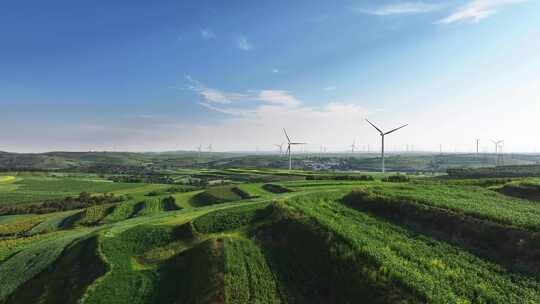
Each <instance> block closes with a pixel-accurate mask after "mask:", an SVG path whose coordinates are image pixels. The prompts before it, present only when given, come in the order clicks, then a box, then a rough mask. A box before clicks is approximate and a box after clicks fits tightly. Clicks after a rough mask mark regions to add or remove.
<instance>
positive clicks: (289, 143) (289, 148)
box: [283, 129, 306, 171]
mask: <svg viewBox="0 0 540 304" xmlns="http://www.w3.org/2000/svg"><path fill="white" fill-rule="evenodd" d="M283 133H285V137H287V153H288V154H289V171H290V170H292V156H291V146H295V145H305V144H306V143H301V142H292V141H291V138H290V137H289V135H288V134H287V131H286V130H285V129H283Z"/></svg>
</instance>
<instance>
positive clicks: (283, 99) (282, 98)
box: [256, 90, 300, 107]
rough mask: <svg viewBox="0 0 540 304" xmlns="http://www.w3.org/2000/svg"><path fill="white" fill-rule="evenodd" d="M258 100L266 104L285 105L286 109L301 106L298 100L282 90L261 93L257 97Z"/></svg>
mask: <svg viewBox="0 0 540 304" xmlns="http://www.w3.org/2000/svg"><path fill="white" fill-rule="evenodd" d="M256 100H258V101H261V102H264V103H270V104H276V105H283V106H286V107H296V106H299V105H300V101H298V99H296V98H295V97H294V96H292V95H290V94H289V92H287V91H282V90H263V91H260V92H259V93H258V96H257V97H256Z"/></svg>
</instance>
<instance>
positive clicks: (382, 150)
mask: <svg viewBox="0 0 540 304" xmlns="http://www.w3.org/2000/svg"><path fill="white" fill-rule="evenodd" d="M366 121H367V122H368V123H369V124H370V125H371V126H372V127H373V128H375V129H376V130H377V131H379V133H380V135H381V143H382V144H381V157H382V166H381V171H382V172H383V173H384V172H386V168H385V167H384V137H385V136H386V135H388V134H390V133H393V132H396V131H397V130H399V129H402V128H405V127H406V126H408V124H406V125H403V126H401V127H399V128H395V129H393V130H390V131H388V132H383V131H381V129H379V128H377V126H375V125H374V124H373V123H372V122H371V121H369V120H367V119H366Z"/></svg>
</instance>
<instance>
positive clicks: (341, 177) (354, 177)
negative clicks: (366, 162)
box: [306, 175, 374, 181]
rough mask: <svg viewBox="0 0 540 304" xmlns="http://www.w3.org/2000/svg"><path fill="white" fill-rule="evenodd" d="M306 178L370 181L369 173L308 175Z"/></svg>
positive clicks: (371, 177) (371, 178)
mask: <svg viewBox="0 0 540 304" xmlns="http://www.w3.org/2000/svg"><path fill="white" fill-rule="evenodd" d="M306 180H344V181H346V180H349V181H372V180H374V178H373V176H371V175H310V176H307V177H306Z"/></svg>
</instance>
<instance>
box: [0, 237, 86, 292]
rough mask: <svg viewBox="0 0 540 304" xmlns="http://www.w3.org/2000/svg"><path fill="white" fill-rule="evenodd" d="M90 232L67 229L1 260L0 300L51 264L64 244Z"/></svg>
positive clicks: (66, 244)
mask: <svg viewBox="0 0 540 304" xmlns="http://www.w3.org/2000/svg"><path fill="white" fill-rule="evenodd" d="M90 232H91V230H87V229H83V230H76V231H69V232H65V233H63V234H61V235H58V236H57V237H56V238H54V239H45V240H42V241H38V242H35V243H31V244H29V245H27V246H26V247H25V248H24V250H21V251H19V252H17V253H15V254H14V255H13V256H11V257H9V258H8V259H7V260H5V261H4V262H2V263H1V264H0V286H2V288H0V300H2V299H3V298H4V297H5V296H7V295H8V294H10V293H12V292H13V291H15V289H17V288H18V287H19V286H20V285H22V284H24V283H25V282H26V281H28V280H29V279H31V278H32V277H34V276H35V275H37V274H38V273H40V272H41V271H42V270H44V269H46V268H47V267H48V266H49V265H51V264H52V263H53V262H54V261H55V260H56V259H57V258H58V257H59V256H60V254H61V253H62V251H63V250H64V248H65V247H66V246H68V245H69V244H71V243H72V242H73V241H74V240H76V239H78V238H81V237H84V236H85V235H88V233H90ZM14 271H16V272H14Z"/></svg>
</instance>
